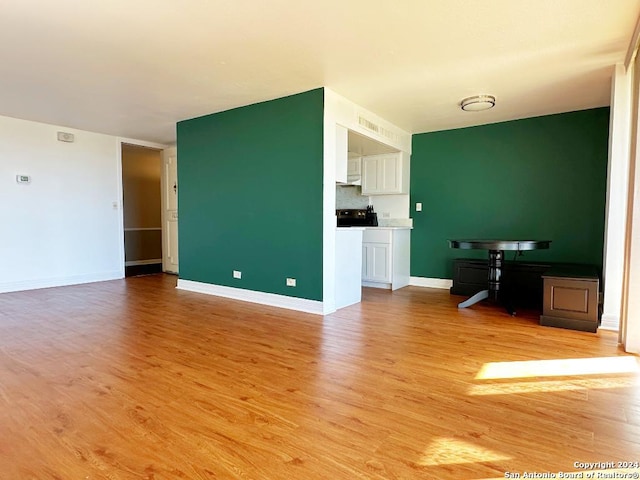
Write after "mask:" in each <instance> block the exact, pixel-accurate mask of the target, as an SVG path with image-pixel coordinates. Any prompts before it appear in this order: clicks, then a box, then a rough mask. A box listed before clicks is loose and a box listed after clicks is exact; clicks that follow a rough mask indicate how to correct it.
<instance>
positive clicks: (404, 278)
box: [362, 227, 411, 290]
mask: <svg viewBox="0 0 640 480" xmlns="http://www.w3.org/2000/svg"><path fill="white" fill-rule="evenodd" d="M410 234H411V230H410V229H409V228H398V227H395V228H392V227H389V228H385V227H372V228H366V229H365V231H364V235H363V237H362V285H364V286H365V287H376V288H387V289H391V290H396V289H398V288H402V287H405V286H407V285H409V268H410V265H409V254H410V246H411V241H410V238H411V237H410Z"/></svg>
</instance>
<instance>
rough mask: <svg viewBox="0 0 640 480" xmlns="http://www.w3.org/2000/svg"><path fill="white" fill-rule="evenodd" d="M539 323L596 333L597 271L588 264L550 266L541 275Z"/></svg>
mask: <svg viewBox="0 0 640 480" xmlns="http://www.w3.org/2000/svg"><path fill="white" fill-rule="evenodd" d="M542 278H543V282H544V303H543V308H542V315H540V325H547V326H551V327H563V328H570V329H573V330H582V331H585V332H596V331H597V330H598V323H599V322H598V320H599V302H598V299H599V287H600V282H599V279H598V272H597V270H595V269H594V268H590V267H575V266H574V267H572V268H566V267H564V268H553V269H551V270H549V271H548V272H547V273H545V274H544V275H543V276H542Z"/></svg>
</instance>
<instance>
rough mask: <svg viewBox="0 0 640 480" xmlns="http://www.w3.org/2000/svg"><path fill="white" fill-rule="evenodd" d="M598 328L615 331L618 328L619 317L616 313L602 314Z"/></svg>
mask: <svg viewBox="0 0 640 480" xmlns="http://www.w3.org/2000/svg"><path fill="white" fill-rule="evenodd" d="M598 329H600V330H612V331H614V332H617V331H618V330H620V317H619V316H618V315H611V314H606V313H605V314H603V315H602V318H601V319H600V326H599V327H598Z"/></svg>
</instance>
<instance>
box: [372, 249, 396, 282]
mask: <svg viewBox="0 0 640 480" xmlns="http://www.w3.org/2000/svg"><path fill="white" fill-rule="evenodd" d="M369 248H370V249H371V253H370V257H371V264H370V265H369V278H370V279H371V281H373V282H390V281H391V275H390V273H391V272H390V269H389V266H390V265H389V263H390V262H389V260H390V259H389V253H390V251H389V245H386V244H371V245H370V246H369Z"/></svg>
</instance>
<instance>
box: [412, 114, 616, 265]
mask: <svg viewBox="0 0 640 480" xmlns="http://www.w3.org/2000/svg"><path fill="white" fill-rule="evenodd" d="M472 115H473V113H472ZM608 128H609V109H608V108H598V109H592V110H585V111H579V112H572V113H565V114H558V115H550V116H544V117H536V118H529V119H525V120H517V121H511V122H506V123H497V124H492V125H484V126H479V127H471V128H463V129H458V130H448V131H442V132H433V133H424V134H420V135H414V136H413V140H412V142H413V143H412V145H413V152H412V156H411V209H412V210H411V216H412V217H413V219H414V229H413V231H412V237H411V275H413V276H419V277H429V278H452V274H453V265H452V260H453V259H454V258H457V257H468V258H485V257H486V255H487V253H486V252H485V251H471V250H452V249H449V246H448V243H447V240H448V239H455V238H500V239H505V238H506V239H545V240H547V239H548V240H552V241H553V243H552V244H551V248H550V249H549V250H541V251H534V252H526V253H524V256H523V257H519V258H520V259H527V260H531V261H536V260H537V261H554V262H576V263H591V264H596V265H599V266H602V249H603V238H604V219H605V195H606V176H607V151H608ZM416 202H422V203H423V211H422V212H416V211H415V210H414V209H415V203H416ZM512 258H513V257H512V254H507V259H509V260H510V259H512Z"/></svg>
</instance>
